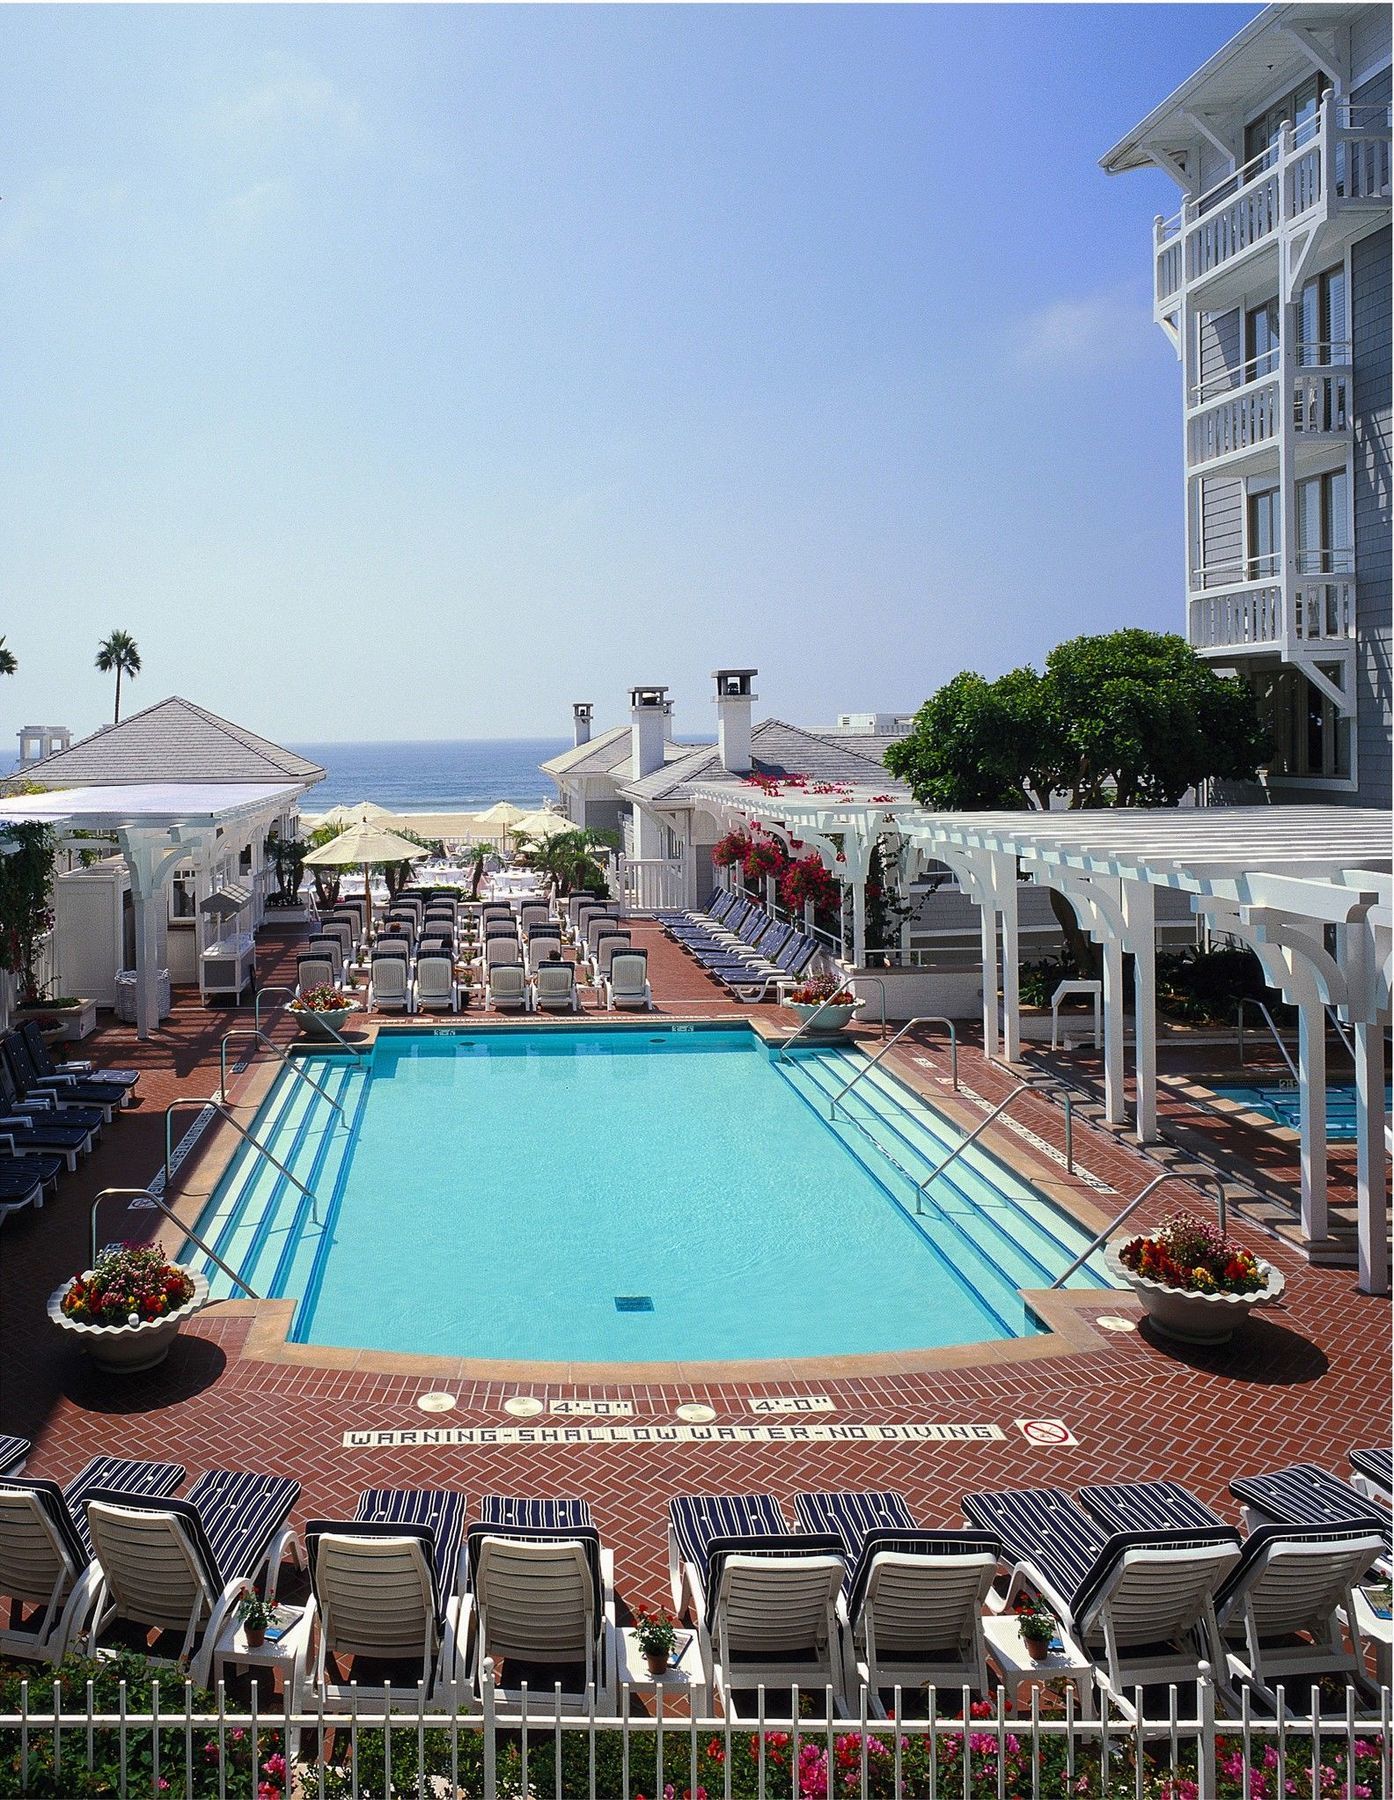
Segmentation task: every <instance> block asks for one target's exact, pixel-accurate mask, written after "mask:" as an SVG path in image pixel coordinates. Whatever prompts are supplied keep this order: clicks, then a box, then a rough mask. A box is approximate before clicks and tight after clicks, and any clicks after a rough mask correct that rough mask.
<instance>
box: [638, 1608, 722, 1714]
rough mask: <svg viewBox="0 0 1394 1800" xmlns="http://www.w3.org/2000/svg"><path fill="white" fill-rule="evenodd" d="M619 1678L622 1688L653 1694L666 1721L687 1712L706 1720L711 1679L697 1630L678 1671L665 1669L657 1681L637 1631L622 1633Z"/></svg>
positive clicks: (689, 1636)
mask: <svg viewBox="0 0 1394 1800" xmlns="http://www.w3.org/2000/svg"><path fill="white" fill-rule="evenodd" d="M618 1676H619V1685H620V1687H621V1688H624V1687H625V1686H628V1687H630V1688H632V1689H633V1690H634V1692H635V1693H636V1694H652V1695H653V1697H654V1710H655V1711H658V1710H659V1708H660V1707H661V1709H662V1711H663V1715H664V1717H665V1718H666V1717H667V1716H668V1714H669V1713H670V1712H682V1713H686V1714H689V1715H690V1716H691V1717H692V1718H694V1719H704V1718H706V1716H707V1713H708V1711H709V1708H710V1696H709V1694H708V1692H707V1679H706V1676H705V1675H704V1674H703V1672H702V1653H701V1650H700V1649H699V1647H698V1644H697V1633H696V1632H695V1631H693V1632H690V1633H689V1634H688V1643H687V1648H686V1649H685V1650H684V1651H683V1653H682V1657H681V1659H680V1660H679V1663H678V1666H677V1668H676V1669H668V1670H665V1672H664V1673H663V1674H662V1675H660V1676H658V1677H657V1679H655V1678H654V1677H653V1676H652V1675H650V1674H649V1665H648V1664H647V1663H646V1662H645V1661H644V1657H643V1653H642V1652H641V1651H640V1649H639V1641H638V1639H637V1638H636V1637H635V1635H634V1633H633V1631H631V1630H628V1629H626V1630H624V1631H622V1632H621V1633H620V1666H619V1670H618Z"/></svg>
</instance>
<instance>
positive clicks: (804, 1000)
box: [784, 975, 861, 1034]
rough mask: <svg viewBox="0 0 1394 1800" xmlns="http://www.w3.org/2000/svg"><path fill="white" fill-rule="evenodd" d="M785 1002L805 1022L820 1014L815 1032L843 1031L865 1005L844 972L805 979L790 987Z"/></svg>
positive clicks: (815, 1025)
mask: <svg viewBox="0 0 1394 1800" xmlns="http://www.w3.org/2000/svg"><path fill="white" fill-rule="evenodd" d="M784 1003H785V1005H786V1006H789V1007H792V1008H793V1010H794V1011H795V1012H796V1013H797V1014H798V1015H799V1017H800V1018H801V1019H802V1020H803V1021H804V1023H805V1024H807V1022H808V1020H810V1019H811V1018H813V1016H814V1014H815V1013H816V1014H817V1015H818V1016H817V1021H816V1023H815V1024H814V1027H813V1029H814V1032H815V1034H816V1033H818V1032H823V1031H841V1030H843V1029H844V1027H845V1026H846V1025H848V1024H849V1023H850V1021H851V1019H852V1017H853V1015H854V1014H855V1013H856V1012H857V1010H858V1009H859V1008H860V1006H861V1001H860V1000H859V999H858V998H857V996H856V995H855V994H854V993H853V991H852V989H851V988H850V987H848V985H847V983H846V982H845V981H844V980H843V978H842V976H841V975H815V976H814V977H813V978H812V979H811V980H809V981H802V982H800V983H799V985H798V986H797V987H796V988H791V989H790V990H789V992H788V993H787V994H786V996H785V1002H784Z"/></svg>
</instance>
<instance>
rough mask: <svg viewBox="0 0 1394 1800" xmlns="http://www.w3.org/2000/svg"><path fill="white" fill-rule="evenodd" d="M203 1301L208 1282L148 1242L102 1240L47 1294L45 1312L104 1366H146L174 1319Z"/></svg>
mask: <svg viewBox="0 0 1394 1800" xmlns="http://www.w3.org/2000/svg"><path fill="white" fill-rule="evenodd" d="M207 1302H208V1283H207V1282H206V1281H205V1280H204V1278H203V1276H202V1275H200V1274H199V1273H197V1272H196V1271H195V1270H191V1269H186V1268H184V1267H183V1266H182V1265H181V1264H179V1263H172V1262H170V1261H169V1260H168V1259H167V1258H166V1256H165V1254H164V1252H163V1251H162V1250H161V1249H159V1247H158V1246H157V1245H154V1244H108V1245H107V1247H106V1249H105V1250H103V1251H102V1253H101V1255H100V1256H99V1257H98V1258H97V1260H96V1262H95V1264H94V1265H93V1266H92V1268H90V1269H87V1270H85V1271H84V1272H83V1273H82V1274H81V1275H74V1276H73V1278H72V1280H71V1281H69V1282H66V1283H65V1284H64V1285H63V1286H62V1287H60V1288H59V1289H57V1291H56V1292H55V1293H54V1294H52V1295H51V1296H50V1298H49V1303H48V1315H49V1317H50V1318H51V1319H52V1320H53V1322H54V1323H55V1324H56V1325H58V1326H59V1327H60V1328H61V1329H65V1330H69V1331H73V1332H75V1333H77V1335H78V1337H79V1340H80V1341H81V1342H82V1345H83V1347H84V1349H86V1350H89V1351H90V1352H91V1354H92V1356H93V1358H94V1359H95V1360H96V1361H97V1362H99V1363H101V1364H102V1365H103V1367H105V1368H111V1369H126V1370H134V1369H150V1368H153V1367H154V1366H155V1364H156V1363H158V1362H163V1361H164V1359H165V1357H166V1356H167V1355H168V1354H169V1347H170V1345H171V1344H172V1343H173V1342H174V1339H175V1335H176V1334H177V1332H178V1330H179V1327H180V1325H181V1324H182V1323H183V1322H184V1320H185V1319H186V1318H191V1317H192V1316H193V1314H194V1313H196V1312H198V1311H199V1309H200V1308H201V1307H203V1306H205V1305H206V1304H207Z"/></svg>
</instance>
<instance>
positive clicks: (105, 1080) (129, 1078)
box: [19, 1019, 140, 1106]
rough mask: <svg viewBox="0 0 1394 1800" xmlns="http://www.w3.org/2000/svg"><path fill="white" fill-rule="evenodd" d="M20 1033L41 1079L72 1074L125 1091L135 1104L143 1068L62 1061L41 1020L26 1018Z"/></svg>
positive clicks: (81, 1079) (127, 1101) (128, 1100)
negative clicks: (45, 1033) (116, 1067)
mask: <svg viewBox="0 0 1394 1800" xmlns="http://www.w3.org/2000/svg"><path fill="white" fill-rule="evenodd" d="M19 1031H20V1036H21V1037H22V1038H23V1039H24V1041H25V1043H26V1045H27V1046H28V1048H29V1058H30V1061H31V1062H32V1063H33V1065H34V1067H35V1069H36V1070H37V1071H38V1073H39V1075H40V1076H41V1077H45V1078H48V1079H57V1078H58V1077H59V1076H68V1075H72V1076H75V1077H76V1078H77V1079H78V1080H79V1081H99V1082H101V1083H102V1084H103V1085H104V1086H115V1087H119V1088H120V1089H122V1091H123V1092H124V1093H125V1094H126V1096H127V1099H126V1104H127V1105H128V1106H129V1105H130V1104H131V1103H132V1102H133V1101H134V1099H135V1091H136V1088H137V1086H138V1085H139V1082H140V1070H139V1069H99V1068H98V1067H97V1065H96V1064H95V1063H93V1062H89V1061H88V1060H86V1059H85V1058H77V1057H74V1058H72V1059H65V1060H64V1061H62V1062H59V1061H57V1060H56V1059H55V1057H54V1054H53V1051H52V1050H51V1048H50V1047H49V1045H48V1044H47V1043H46V1042H45V1040H44V1034H43V1032H41V1031H40V1030H39V1024H38V1020H37V1019H26V1020H25V1021H24V1023H23V1024H22V1025H21V1026H20V1028H19Z"/></svg>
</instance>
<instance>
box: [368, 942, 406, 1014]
mask: <svg viewBox="0 0 1394 1800" xmlns="http://www.w3.org/2000/svg"><path fill="white" fill-rule="evenodd" d="M369 996H370V998H369V1004H370V1005H371V1006H372V1007H373V1009H374V1011H376V1012H383V1011H387V1010H389V1009H390V1010H392V1011H396V1012H410V1011H411V1010H412V1004H411V999H412V983H411V975H410V973H409V972H408V967H407V959H406V957H405V956H394V955H390V954H383V953H380V952H378V951H374V952H373V981H372V986H371V988H370V990H369Z"/></svg>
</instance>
